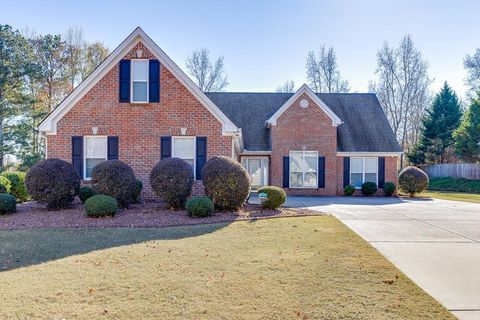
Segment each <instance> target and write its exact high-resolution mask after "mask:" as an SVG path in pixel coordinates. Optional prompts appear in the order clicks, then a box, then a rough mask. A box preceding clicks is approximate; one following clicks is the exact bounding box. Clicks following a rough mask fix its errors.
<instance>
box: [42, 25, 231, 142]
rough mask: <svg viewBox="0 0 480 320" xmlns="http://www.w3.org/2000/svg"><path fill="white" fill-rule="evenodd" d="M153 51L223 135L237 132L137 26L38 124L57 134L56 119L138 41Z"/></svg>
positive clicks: (44, 130) (60, 117) (222, 114)
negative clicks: (201, 105)
mask: <svg viewBox="0 0 480 320" xmlns="http://www.w3.org/2000/svg"><path fill="white" fill-rule="evenodd" d="M139 42H142V43H143V45H144V46H145V47H146V48H147V49H148V50H149V51H150V52H152V54H154V55H155V56H156V57H157V59H158V60H159V61H160V63H161V64H162V65H163V66H164V67H165V68H166V69H167V70H168V71H170V72H171V73H172V74H173V75H174V76H175V77H176V78H177V79H178V80H179V81H180V83H182V84H183V85H184V86H185V87H186V88H187V89H188V90H189V91H190V93H192V94H193V96H194V97H196V98H197V99H198V100H199V101H200V102H201V103H202V104H203V105H204V106H205V107H206V108H207V110H208V111H210V113H212V115H213V116H214V117H215V118H216V119H217V120H218V121H220V123H221V124H222V135H226V136H229V135H235V134H238V131H239V130H238V128H237V126H235V125H234V124H233V122H232V121H231V120H230V119H229V118H228V117H227V116H226V115H225V114H224V113H223V112H222V111H221V110H220V109H219V108H218V107H217V106H216V105H215V104H214V103H213V102H212V101H211V100H210V99H208V97H207V96H206V95H205V93H203V92H202V91H201V90H200V89H199V88H198V86H197V85H195V83H194V82H193V81H192V80H191V79H190V78H189V77H188V76H187V75H186V74H185V73H184V72H183V71H182V70H181V69H180V68H179V67H178V66H177V65H176V64H175V62H173V61H172V60H171V59H170V58H169V57H168V56H167V55H166V54H165V52H163V51H162V49H160V47H159V46H158V45H157V44H156V43H155V42H154V41H153V40H152V39H151V38H150V37H148V35H147V34H146V33H145V32H144V31H143V30H142V29H141V28H140V27H138V28H136V29H135V30H134V31H133V32H132V33H131V34H130V35H129V36H128V37H127V38H126V39H125V40H123V42H122V43H121V44H120V45H119V46H118V47H117V48H116V49H115V50H114V51H113V52H112V53H111V54H110V55H109V56H108V57H107V58H106V59H105V60H104V61H103V62H102V63H101V64H100V65H99V66H98V67H97V68H96V69H95V70H94V71H93V72H92V73H91V74H90V75H89V76H88V77H87V78H86V79H85V81H83V82H82V83H80V85H78V87H77V88H75V90H73V91H72V93H70V94H69V95H68V96H67V97H66V98H65V99H64V100H63V101H62V102H61V103H60V104H59V105H58V107H57V108H56V109H55V110H53V111H52V112H51V113H50V114H49V115H48V116H47V117H46V118H45V119H44V120H43V121H42V122H41V123H40V125H39V126H38V130H39V131H42V132H45V133H47V134H57V123H58V121H59V120H60V119H62V117H63V116H64V115H65V114H66V113H67V112H68V111H69V110H70V109H71V108H73V106H74V105H75V104H76V103H77V102H78V101H79V100H80V99H81V98H82V97H83V96H84V95H85V94H86V93H87V92H89V91H90V90H91V89H92V88H93V86H95V85H96V84H97V83H98V82H99V81H100V79H102V78H103V77H104V76H105V75H106V74H107V72H109V71H110V70H111V69H112V68H113V67H114V66H115V65H117V64H118V62H120V60H121V59H123V57H124V56H125V55H126V54H127V53H128V52H130V51H131V50H132V49H133V48H134V47H135V46H136V45H137V43H139Z"/></svg>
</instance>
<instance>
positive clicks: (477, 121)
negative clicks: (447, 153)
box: [454, 93, 480, 163]
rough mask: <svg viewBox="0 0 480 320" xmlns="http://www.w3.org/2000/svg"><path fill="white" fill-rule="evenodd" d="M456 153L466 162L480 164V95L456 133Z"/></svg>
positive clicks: (473, 102) (471, 105)
mask: <svg viewBox="0 0 480 320" xmlns="http://www.w3.org/2000/svg"><path fill="white" fill-rule="evenodd" d="M454 138H455V153H456V154H457V155H458V156H459V157H460V158H461V159H462V160H464V161H467V162H476V163H478V162H480V93H479V96H478V97H477V99H475V100H473V101H472V103H471V104H470V106H469V108H468V110H467V112H466V113H465V115H464V117H463V120H462V123H461V124H460V127H458V129H457V130H456V131H455V133H454Z"/></svg>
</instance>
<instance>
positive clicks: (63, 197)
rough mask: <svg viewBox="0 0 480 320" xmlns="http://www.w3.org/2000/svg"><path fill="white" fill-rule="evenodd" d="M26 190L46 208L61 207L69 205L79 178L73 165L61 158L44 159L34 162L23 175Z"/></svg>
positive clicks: (78, 185) (75, 191)
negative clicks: (45, 205) (44, 204)
mask: <svg viewBox="0 0 480 320" xmlns="http://www.w3.org/2000/svg"><path fill="white" fill-rule="evenodd" d="M25 186H26V187H27V192H28V193H29V194H30V196H31V197H32V199H33V200H36V201H39V202H42V203H46V204H47V208H48V209H50V210H52V209H62V208H67V207H69V206H70V205H71V203H72V201H73V199H74V198H75V196H76V195H77V194H78V191H79V189H80V178H79V177H78V175H77V173H76V172H75V169H74V168H73V166H72V165H71V164H70V163H68V162H66V161H63V160H61V159H46V160H42V161H40V162H38V163H37V164H35V165H34V166H33V167H32V168H30V170H29V171H28V173H27V175H26V176H25Z"/></svg>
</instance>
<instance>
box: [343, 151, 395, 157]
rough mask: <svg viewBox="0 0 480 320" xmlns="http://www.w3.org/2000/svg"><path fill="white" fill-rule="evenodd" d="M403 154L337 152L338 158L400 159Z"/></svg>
mask: <svg viewBox="0 0 480 320" xmlns="http://www.w3.org/2000/svg"><path fill="white" fill-rule="evenodd" d="M402 153H403V152H344V151H338V152H337V156H338V157H400V156H401V155H402Z"/></svg>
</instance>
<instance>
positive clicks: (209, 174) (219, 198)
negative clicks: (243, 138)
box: [202, 156, 250, 211]
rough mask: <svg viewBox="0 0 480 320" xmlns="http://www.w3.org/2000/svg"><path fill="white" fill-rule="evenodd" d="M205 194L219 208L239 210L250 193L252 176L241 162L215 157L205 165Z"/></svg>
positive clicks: (203, 174)
mask: <svg viewBox="0 0 480 320" xmlns="http://www.w3.org/2000/svg"><path fill="white" fill-rule="evenodd" d="M202 181H203V186H204V187H205V194H206V195H207V196H208V197H209V198H210V199H212V201H213V204H214V205H215V207H216V208H218V209H219V210H224V211H227V210H238V209H239V208H240V207H242V206H243V204H244V203H245V201H246V200H247V198H248V196H249V194H250V176H249V175H248V173H247V171H246V170H245V169H244V168H243V167H242V165H241V164H240V163H238V162H237V161H235V160H233V159H232V158H228V157H223V156H222V157H213V158H211V159H210V160H208V161H207V162H206V163H205V165H204V166H203V170H202Z"/></svg>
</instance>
